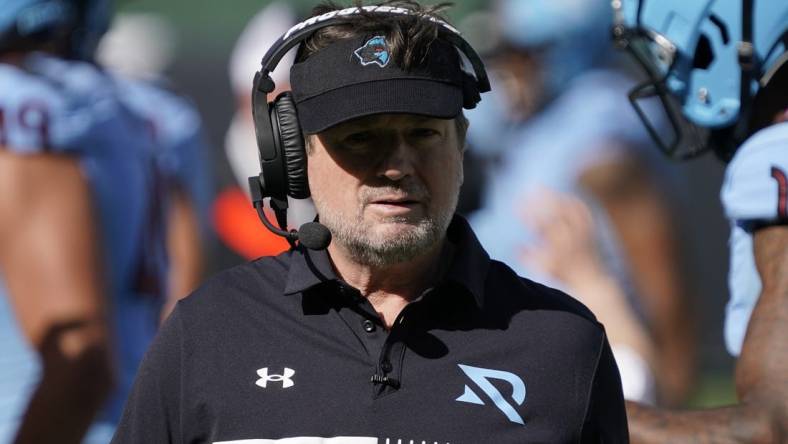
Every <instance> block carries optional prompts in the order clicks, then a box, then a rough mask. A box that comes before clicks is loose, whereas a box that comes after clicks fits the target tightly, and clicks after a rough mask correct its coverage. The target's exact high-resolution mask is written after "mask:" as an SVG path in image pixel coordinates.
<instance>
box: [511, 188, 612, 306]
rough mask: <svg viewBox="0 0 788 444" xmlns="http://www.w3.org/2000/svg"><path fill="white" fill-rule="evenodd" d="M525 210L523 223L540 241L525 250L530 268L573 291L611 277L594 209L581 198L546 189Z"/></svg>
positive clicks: (523, 253) (528, 201) (529, 200)
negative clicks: (598, 239)
mask: <svg viewBox="0 0 788 444" xmlns="http://www.w3.org/2000/svg"><path fill="white" fill-rule="evenodd" d="M521 208H522V209H521V220H522V222H523V223H524V224H525V225H526V226H528V227H529V228H530V229H531V230H532V231H533V232H534V234H535V235H536V237H537V239H538V241H537V243H536V244H535V245H533V246H523V247H522V248H521V255H520V257H521V260H522V261H523V262H524V263H525V264H526V265H527V266H528V267H529V268H533V269H538V270H540V271H541V272H543V273H545V274H547V275H548V276H551V277H552V278H554V279H556V280H557V281H559V282H561V283H563V284H564V285H565V286H566V287H567V288H569V289H581V288H582V287H583V286H584V285H586V284H588V283H590V282H593V281H596V280H598V279H599V278H600V277H605V276H607V270H605V266H604V264H603V263H602V261H601V259H600V255H599V250H598V246H597V242H596V238H595V232H594V221H593V218H592V216H591V210H590V209H589V208H588V206H586V204H585V203H583V202H582V201H581V200H580V199H578V198H576V197H574V196H571V195H569V194H562V193H557V192H555V191H552V190H548V189H546V188H543V189H539V190H538V191H536V192H534V193H533V194H532V195H531V196H530V197H528V198H527V199H526V200H525V205H523V206H522V207H521ZM574 296H576V297H577V296H579V295H574ZM584 302H585V301H584Z"/></svg>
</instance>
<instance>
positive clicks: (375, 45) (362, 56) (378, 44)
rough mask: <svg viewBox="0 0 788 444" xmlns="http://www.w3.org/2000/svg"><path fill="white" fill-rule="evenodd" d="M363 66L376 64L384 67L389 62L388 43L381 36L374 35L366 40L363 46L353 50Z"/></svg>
mask: <svg viewBox="0 0 788 444" xmlns="http://www.w3.org/2000/svg"><path fill="white" fill-rule="evenodd" d="M353 54H355V55H356V57H358V59H359V61H361V64H362V65H363V66H367V65H371V64H373V63H374V64H376V65H378V66H380V67H381V68H385V67H386V65H388V64H389V59H390V57H389V45H388V43H386V38H385V37H383V36H379V35H377V36H375V37H372V38H371V39H369V40H367V43H364V46H362V47H361V48H358V49H357V50H355V51H353Z"/></svg>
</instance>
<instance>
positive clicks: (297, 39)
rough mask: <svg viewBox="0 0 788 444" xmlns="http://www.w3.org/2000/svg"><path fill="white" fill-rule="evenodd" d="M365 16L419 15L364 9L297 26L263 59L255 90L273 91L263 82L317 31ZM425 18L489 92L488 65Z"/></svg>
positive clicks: (456, 34) (449, 29) (449, 30)
mask: <svg viewBox="0 0 788 444" xmlns="http://www.w3.org/2000/svg"><path fill="white" fill-rule="evenodd" d="M363 12H371V13H376V14H391V15H411V16H413V15H415V14H414V13H413V11H411V10H409V9H407V8H401V7H396V6H361V7H352V8H345V9H340V10H336V11H330V12H327V13H325V14H322V15H318V16H315V17H311V18H309V19H307V20H305V21H303V22H301V23H298V24H297V25H295V26H293V27H292V28H290V29H289V30H288V31H287V32H286V33H284V35H282V37H280V38H279V39H278V40H277V41H276V42H275V43H274V44H273V45H272V46H271V48H270V49H269V50H268V52H267V53H266V54H265V56H263V60H262V61H261V62H260V64H261V65H262V68H261V69H260V72H259V73H258V74H259V76H255V77H256V79H255V89H257V88H258V87H259V88H260V89H262V90H263V91H264V92H266V93H270V92H271V91H273V90H274V83H273V81H272V80H270V81H265V82H264V81H263V79H265V78H269V79H270V76H269V73H270V72H271V71H273V70H274V68H276V65H278V64H279V61H280V60H281V59H282V57H284V55H285V54H287V52H288V51H290V49H292V48H293V47H294V46H296V45H298V44H299V43H301V42H302V41H304V40H305V39H306V38H307V37H309V36H310V35H312V34H313V33H314V32H315V31H317V30H319V29H322V28H326V27H329V26H334V25H337V24H341V23H345V22H347V21H348V18H349V17H351V16H354V15H357V14H361V13H363ZM424 18H426V19H428V20H430V21H432V22H434V23H437V24H438V25H440V29H442V30H443V31H445V32H443V33H442V34H443V36H444V37H445V38H446V40H447V41H449V42H450V43H451V44H453V45H454V46H456V47H457V48H458V49H459V50H460V51H461V52H462V53H463V54H464V55H465V57H467V58H468V61H469V62H470V63H471V66H472V67H473V71H474V75H475V76H476V83H477V86H478V89H479V92H480V93H483V92H487V91H489V90H490V81H489V79H488V78H487V73H486V71H485V70H484V64H483V63H482V60H481V57H479V55H478V54H477V53H476V51H475V50H474V49H473V47H471V45H470V44H469V43H468V42H467V41H465V39H463V38H462V36H461V35H460V31H458V30H457V29H456V28H454V27H453V26H451V25H449V24H448V23H446V22H445V21H443V20H441V19H439V18H437V17H434V16H429V15H427V16H424Z"/></svg>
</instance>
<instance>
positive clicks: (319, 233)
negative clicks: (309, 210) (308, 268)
mask: <svg viewBox="0 0 788 444" xmlns="http://www.w3.org/2000/svg"><path fill="white" fill-rule="evenodd" d="M298 242H300V243H301V245H303V246H305V247H306V248H309V249H310V250H325V249H326V248H328V245H329V244H330V243H331V231H329V230H328V228H326V226H325V225H321V224H320V223H318V222H307V223H305V224H304V225H301V228H299V229H298Z"/></svg>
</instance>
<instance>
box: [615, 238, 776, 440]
mask: <svg viewBox="0 0 788 444" xmlns="http://www.w3.org/2000/svg"><path fill="white" fill-rule="evenodd" d="M753 248H754V254H755V261H756V265H757V266H758V273H759V275H760V277H761V281H762V284H763V289H762V290H761V295H760V297H759V299H758V304H757V305H756V306H755V310H754V311H753V313H752V317H751V318H750V323H749V325H748V329H747V336H746V337H745V340H744V345H743V347H742V353H741V356H740V357H739V361H738V362H737V365H736V391H737V393H738V396H739V399H740V402H739V404H737V405H735V406H731V407H725V408H721V409H714V410H705V411H695V412H671V411H662V410H656V409H649V408H645V407H642V406H639V405H637V404H634V403H630V404H628V405H627V414H628V415H629V424H630V433H631V436H632V441H633V442H634V443H652V442H653V443H665V442H702V443H783V442H786V440H788V346H786V345H787V344H786V331H788V226H785V225H779V226H773V227H769V228H763V229H761V230H759V231H757V232H756V233H755V236H754V246H753Z"/></svg>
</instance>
